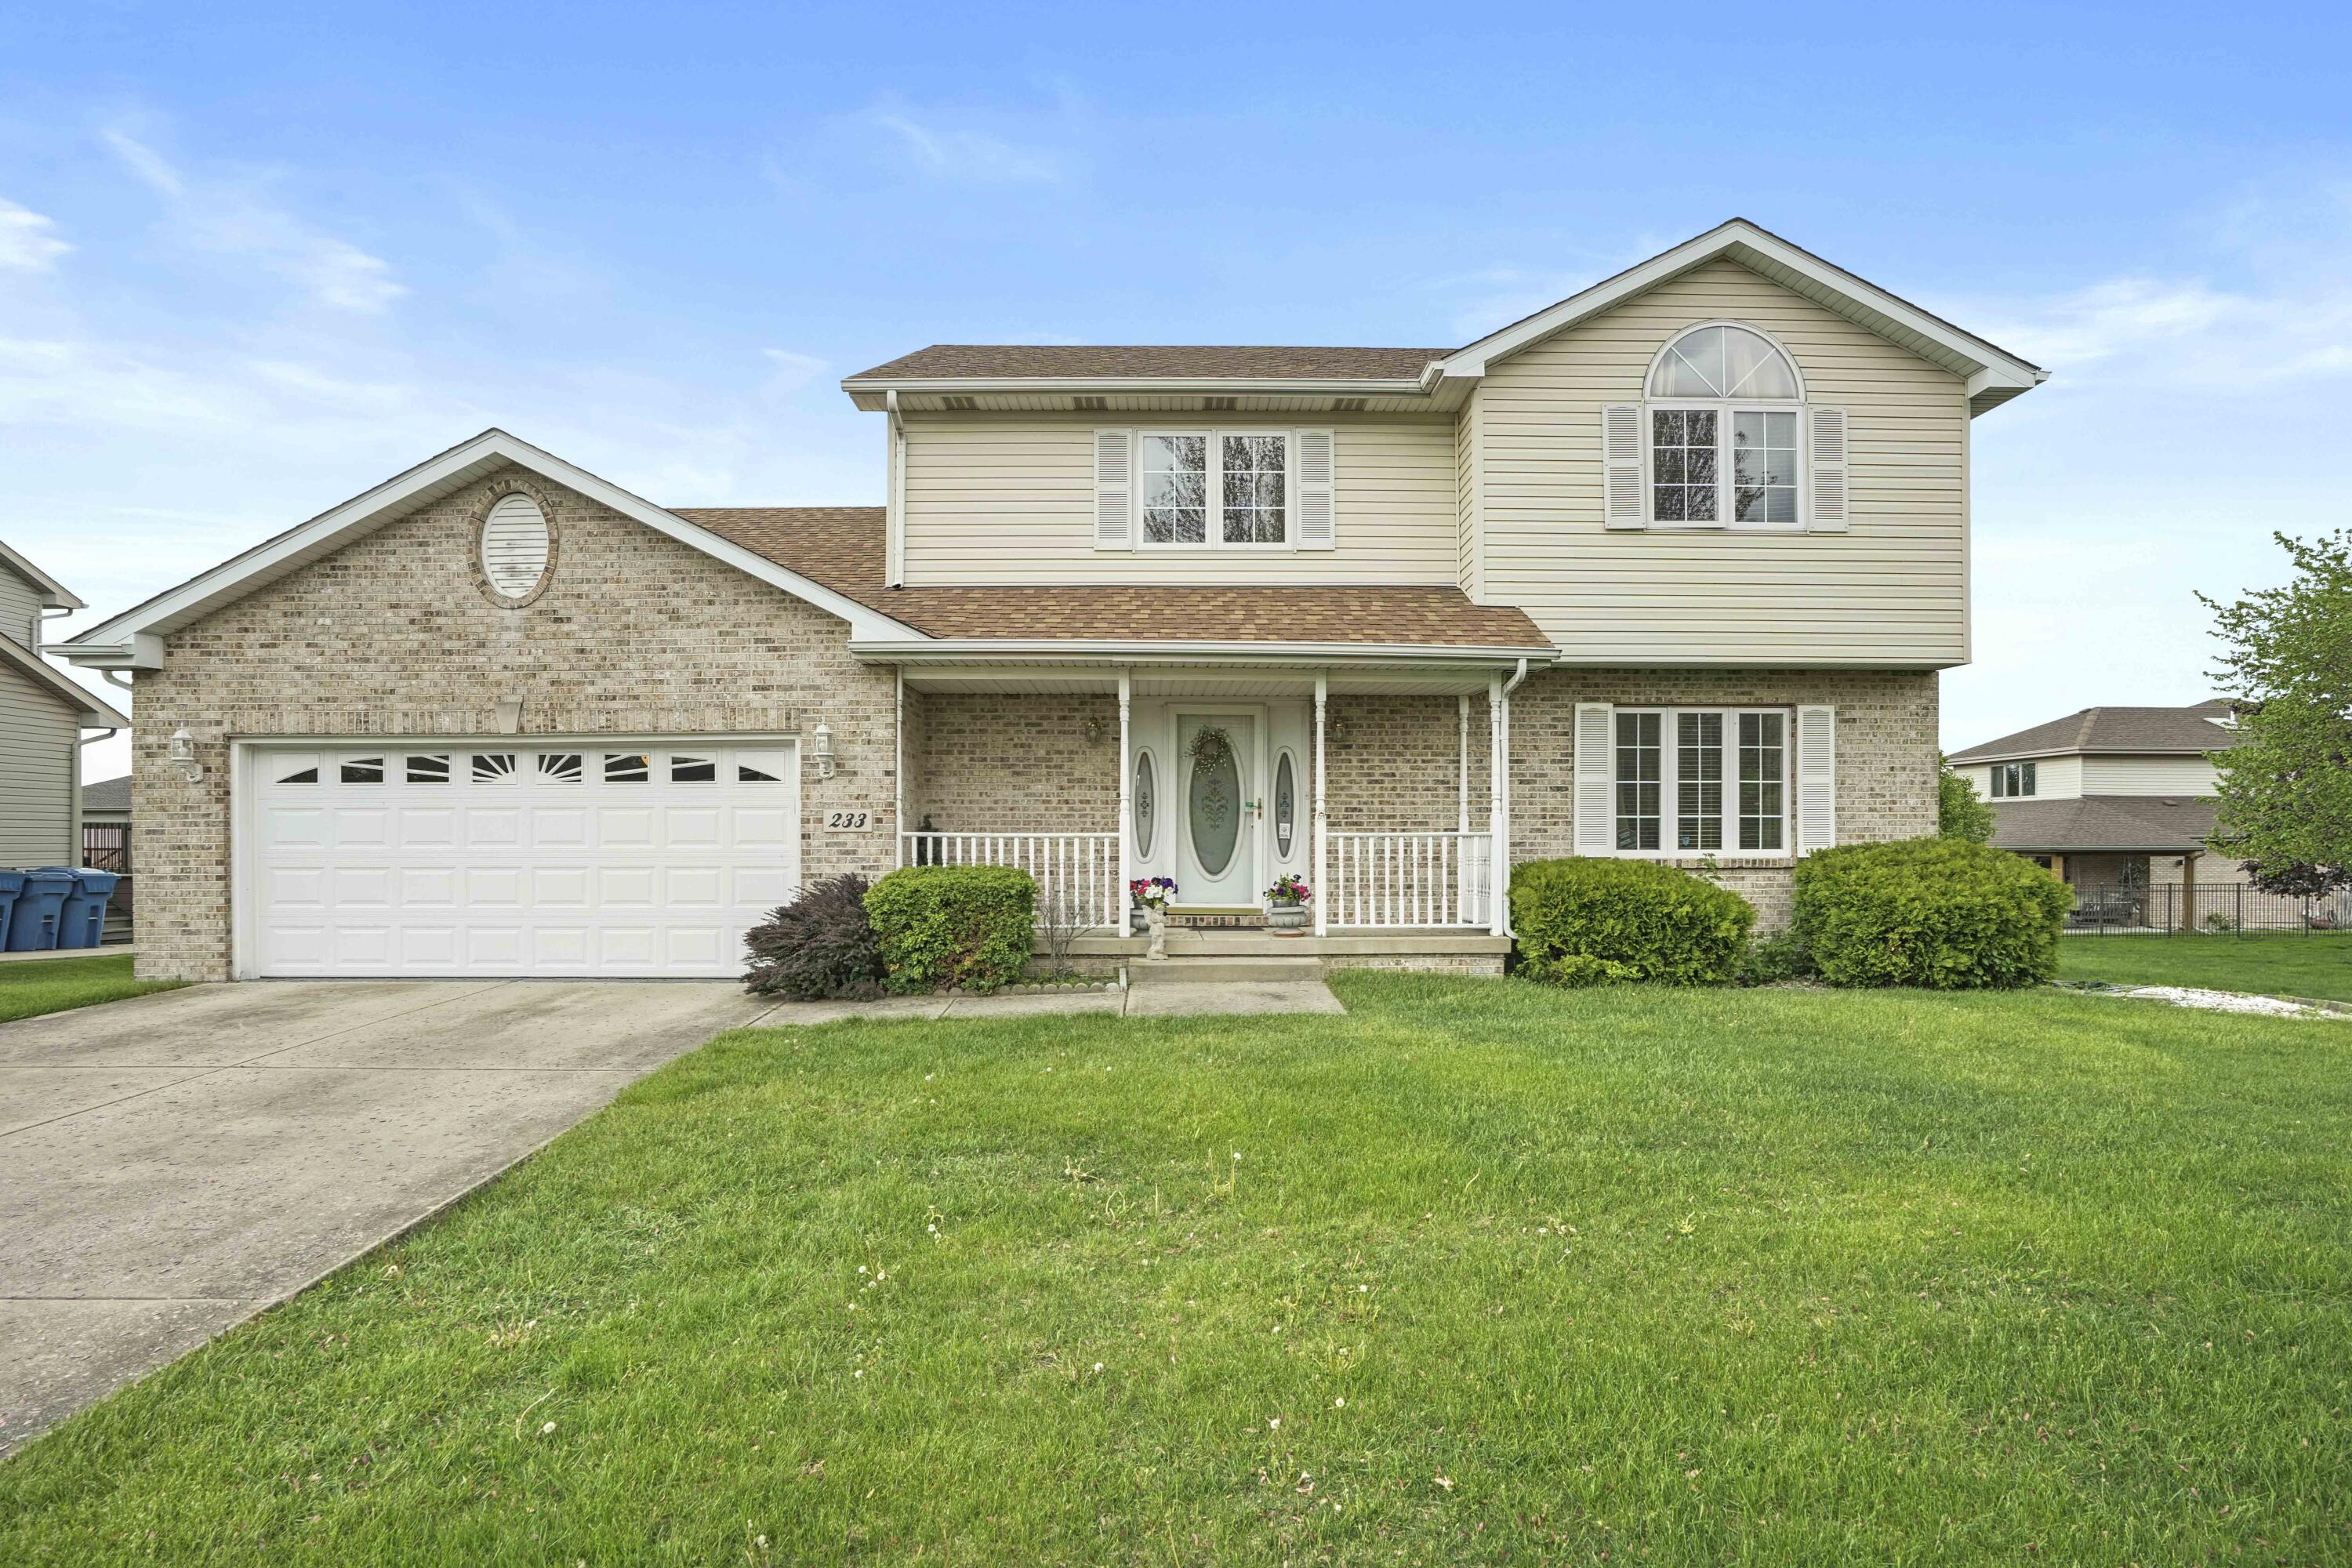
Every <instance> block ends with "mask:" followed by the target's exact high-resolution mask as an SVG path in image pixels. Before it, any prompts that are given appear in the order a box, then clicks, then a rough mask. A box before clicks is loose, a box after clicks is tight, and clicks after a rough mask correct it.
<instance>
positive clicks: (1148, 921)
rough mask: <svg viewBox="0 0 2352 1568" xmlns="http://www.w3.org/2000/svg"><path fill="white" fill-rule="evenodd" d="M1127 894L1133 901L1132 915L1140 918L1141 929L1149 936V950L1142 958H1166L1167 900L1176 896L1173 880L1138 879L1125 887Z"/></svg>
mask: <svg viewBox="0 0 2352 1568" xmlns="http://www.w3.org/2000/svg"><path fill="white" fill-rule="evenodd" d="M1127 892H1128V896H1129V898H1131V899H1133V900H1135V910H1134V914H1135V915H1137V916H1140V917H1141V918H1142V921H1143V929H1144V930H1145V931H1149V932H1150V934H1151V948H1150V952H1147V953H1145V954H1144V956H1145V957H1147V958H1165V957H1167V956H1168V900H1171V899H1172V898H1174V897H1175V896H1176V881H1175V879H1174V878H1172V877H1138V878H1136V879H1135V880H1133V881H1131V882H1129V884H1128V885H1127ZM1129 929H1133V928H1132V927H1131V926H1130V928H1129Z"/></svg>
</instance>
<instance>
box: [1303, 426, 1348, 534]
mask: <svg viewBox="0 0 2352 1568" xmlns="http://www.w3.org/2000/svg"><path fill="white" fill-rule="evenodd" d="M1292 440H1293V441H1294V442H1296V443H1297V449H1298V454H1297V469H1298V534H1297V539H1298V548H1299V549H1301V550H1329V549H1332V548H1333V547H1335V546H1336V545H1337V544H1338V543H1339V482H1338V478H1337V475H1336V474H1335V473H1334V471H1333V464H1334V458H1333V453H1334V450H1335V448H1336V447H1337V446H1338V440H1337V437H1335V436H1334V434H1333V432H1331V431H1328V430H1299V431H1296V432H1294V433H1293V435H1292Z"/></svg>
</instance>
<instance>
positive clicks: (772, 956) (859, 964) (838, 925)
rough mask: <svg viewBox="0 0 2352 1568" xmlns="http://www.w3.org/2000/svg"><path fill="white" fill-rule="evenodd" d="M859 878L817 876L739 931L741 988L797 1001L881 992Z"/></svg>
mask: <svg viewBox="0 0 2352 1568" xmlns="http://www.w3.org/2000/svg"><path fill="white" fill-rule="evenodd" d="M866 891H867V883H866V879H865V878H863V877H860V876H856V875H855V874H852V875H848V876H842V877H821V878H819V879H817V880H815V881H814V882H811V883H810V884H809V885H808V886H807V887H805V888H803V889H801V896H800V897H799V898H797V899H794V900H793V901H792V902H791V903H789V904H786V905H784V906H783V907H782V909H779V910H772V911H771V912H770V914H769V916H768V918H767V921H766V922H765V923H764V924H761V925H756V926H753V927H752V928H751V930H750V931H747V932H745V933H744V937H743V946H744V949H745V951H747V952H750V954H751V968H750V970H749V971H748V972H747V973H745V974H744V976H743V984H744V985H745V986H746V987H747V988H748V989H750V990H752V991H756V992H759V993H761V994H763V995H770V996H790V997H792V998H793V1000H795V1001H800V1002H823V1001H829V1000H834V999H836V998H842V999H849V1000H856V1001H863V1000H865V999H866V998H867V997H871V996H879V995H881V994H882V950H881V947H880V946H879V945H878V944H877V942H875V940H874V926H873V922H872V921H869V920H868V919H867V918H866Z"/></svg>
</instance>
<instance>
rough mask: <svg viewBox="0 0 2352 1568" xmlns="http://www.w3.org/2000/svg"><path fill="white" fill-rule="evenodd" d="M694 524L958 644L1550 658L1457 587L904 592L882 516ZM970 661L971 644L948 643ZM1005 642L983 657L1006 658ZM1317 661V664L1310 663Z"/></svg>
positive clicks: (734, 517)
mask: <svg viewBox="0 0 2352 1568" xmlns="http://www.w3.org/2000/svg"><path fill="white" fill-rule="evenodd" d="M672 510H675V511H676V512H677V515H678V516H680V517H683V518H685V519H687V520H688V521H690V522H694V523H696V524H698V525H699V526H701V527H703V528H707V529H709V530H710V531H712V532H714V533H717V534H719V535H720V536H721V537H723V538H726V539H729V540H731V541H733V542H735V543H737V544H740V545H741V546H743V547H744V548H745V549H747V550H751V551H753V552H757V553H759V554H761V555H763V556H765V557H767V558H768V559H769V560H771V561H773V562H774V563H777V564H778V565H780V566H783V567H785V568H787V569H788V570H791V571H793V572H797V573H800V574H802V575H803V576H806V577H810V578H813V579H814V580H815V581H816V582H819V583H822V584H824V585H825V586H826V587H828V588H831V589H832V590H834V591H835V593H837V594H841V595H845V596H846V597H848V598H852V599H855V600H856V601H857V602H858V603H859V604H861V605H866V607H868V608H869V609H873V610H876V611H878V612H879V613H881V614H883V615H885V616H889V617H890V618H891V619H892V620H894V621H897V622H898V623H899V624H900V625H902V626H911V627H913V628H914V629H915V630H916V631H919V632H920V633H922V634H923V635H924V636H925V637H932V638H938V639H940V640H942V641H947V642H953V643H971V644H992V645H1005V644H1014V643H1022V644H1047V643H1055V644H1060V643H1085V644H1109V643H1126V644H1133V645H1137V648H1138V651H1141V650H1142V649H1143V648H1144V647H1151V646H1160V645H1168V644H1201V645H1251V646H1253V647H1260V648H1262V650H1263V651H1264V652H1267V653H1271V652H1272V651H1273V650H1274V649H1275V648H1276V647H1285V648H1297V649H1301V650H1305V649H1323V648H1329V647H1342V648H1350V649H1357V650H1360V651H1361V652H1363V653H1367V654H1370V653H1374V652H1382V653H1386V652H1397V653H1404V652H1408V651H1409V650H1410V651H1419V650H1430V651H1431V652H1433V654H1436V655H1438V656H1440V657H1444V656H1448V655H1451V656H1454V657H1459V656H1460V655H1462V654H1465V653H1470V654H1486V655H1490V656H1491V657H1493V658H1496V659H1516V658H1530V659H1549V658H1551V657H1552V656H1553V653H1554V649H1553V647H1552V645H1551V643H1550V642H1549V639H1547V638H1546V637H1544V635H1543V633H1542V631H1541V630H1540V629H1538V627H1537V626H1536V624H1535V622H1534V621H1532V620H1530V619H1528V615H1527V612H1525V611H1524V610H1521V609H1519V608H1517V606H1515V605H1476V604H1473V603H1471V601H1470V597H1469V595H1466V594H1465V593H1463V592H1462V590H1461V589H1460V588H1457V587H1455V586H1454V585H1453V584H1429V585H1425V586H1419V585H1416V586H1395V585H1384V584H1367V585H1355V584H1304V585H1300V586H1297V587H1289V586H1223V585H1218V584H1166V585H1160V584H1066V585H1065V584H1052V585H1046V584H1020V585H1012V586H1003V587H955V588H892V587H888V586H887V585H886V583H885V577H884V538H883V531H884V528H885V526H886V523H885V516H884V511H883V509H882V508H880V507H878V506H877V507H848V506H842V507H677V508H674V509H672ZM937 651H938V652H939V653H940V655H942V656H947V657H958V656H959V655H960V653H961V650H950V649H945V648H942V649H940V650H937ZM1003 651H1005V650H1003V648H1002V647H997V648H989V649H980V650H977V651H976V653H975V655H974V657H999V656H1000V655H1001V654H1002V653H1003ZM1307 657H1312V656H1311V655H1307Z"/></svg>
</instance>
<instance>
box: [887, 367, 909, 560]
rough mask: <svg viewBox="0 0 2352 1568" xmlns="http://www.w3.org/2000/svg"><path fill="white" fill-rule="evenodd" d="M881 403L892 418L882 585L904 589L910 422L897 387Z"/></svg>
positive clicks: (888, 392)
mask: <svg viewBox="0 0 2352 1568" xmlns="http://www.w3.org/2000/svg"><path fill="white" fill-rule="evenodd" d="M882 406H883V408H884V410H885V411H886V412H887V414H888V415H889V417H890V427H889V443H890V450H889V459H890V462H889V470H890V471H889V473H888V474H887V476H885V482H886V483H887V485H888V486H889V490H888V494H887V500H888V502H889V507H888V522H889V527H888V529H887V531H886V534H885V542H884V553H885V557H886V559H885V560H884V562H883V576H884V584H883V585H884V586H885V587H890V588H903V587H905V586H906V585H907V421H906V420H905V419H904V418H903V417H901V416H900V415H899V412H898V388H897V387H895V386H894V387H892V388H891V389H890V390H889V391H887V392H886V393H884V394H883V395H882Z"/></svg>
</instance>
